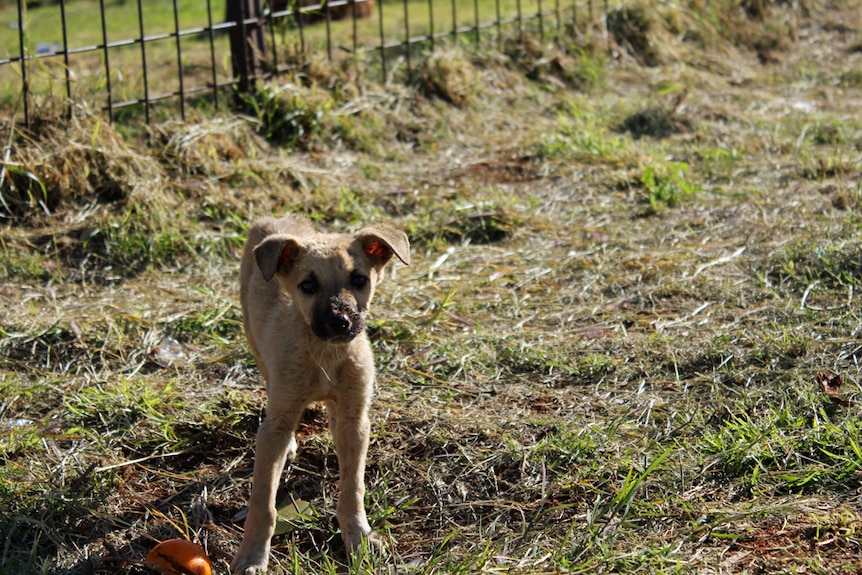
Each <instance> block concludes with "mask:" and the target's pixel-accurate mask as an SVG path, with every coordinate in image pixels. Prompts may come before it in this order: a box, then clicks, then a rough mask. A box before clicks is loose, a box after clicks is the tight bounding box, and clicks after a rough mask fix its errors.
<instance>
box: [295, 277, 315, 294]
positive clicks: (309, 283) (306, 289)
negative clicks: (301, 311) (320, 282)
mask: <svg viewBox="0 0 862 575" xmlns="http://www.w3.org/2000/svg"><path fill="white" fill-rule="evenodd" d="M299 289H300V291H301V292H302V293H304V294H305V295H314V294H315V293H317V281H316V280H315V279H314V278H309V279H307V280H305V281H304V282H302V283H301V284H299Z"/></svg>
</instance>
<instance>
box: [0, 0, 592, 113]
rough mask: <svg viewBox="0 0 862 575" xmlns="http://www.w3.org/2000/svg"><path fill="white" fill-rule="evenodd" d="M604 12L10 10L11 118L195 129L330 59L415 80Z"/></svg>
mask: <svg viewBox="0 0 862 575" xmlns="http://www.w3.org/2000/svg"><path fill="white" fill-rule="evenodd" d="M600 2H601V0H595V3H596V6H594V5H593V4H594V2H593V1H592V0H588V1H587V2H571V3H566V4H563V3H562V2H561V0H468V1H463V0H378V1H377V2H375V1H374V0H328V1H323V2H314V0H267V1H262V0H194V1H189V0H162V1H154V0H12V1H10V0H0V23H2V26H0V114H2V115H6V116H7V117H8V118H10V119H11V120H12V121H18V122H20V121H23V122H25V123H27V124H29V123H30V122H31V121H32V120H33V118H34V117H35V116H44V115H49V116H52V117H56V115H58V114H64V115H66V116H71V115H72V114H74V113H76V111H77V110H79V109H88V110H94V109H95V110H103V111H105V112H106V113H107V115H108V117H109V118H110V119H111V121H114V120H116V119H118V118H129V119H130V120H132V121H134V120H136V119H137V118H139V117H141V119H142V121H144V122H147V123H150V122H151V121H152V120H153V118H154V115H153V110H154V109H156V108H157V109H159V110H160V113H161V114H162V115H165V114H168V115H171V114H174V115H175V114H177V113H178V114H179V115H180V116H181V117H182V118H184V119H185V117H186V108H187V106H188V104H189V101H190V100H193V101H194V102H195V103H196V104H198V103H202V105H204V106H209V107H211V108H212V109H214V110H217V109H219V107H220V106H223V102H224V100H225V95H226V94H230V93H237V92H239V93H241V92H244V91H247V90H250V89H251V88H252V87H253V85H254V83H255V82H256V81H257V80H260V79H267V78H272V77H273V76H277V75H280V74H284V73H286V72H289V71H290V70H293V69H296V68H297V67H298V66H301V65H302V64H303V63H304V62H305V61H307V59H308V58H311V57H319V56H320V55H324V56H325V57H326V58H328V59H330V60H332V59H333V58H337V57H345V56H346V57H352V58H356V59H363V60H364V61H365V62H366V63H370V64H371V68H372V69H373V70H375V71H377V72H378V73H379V74H380V77H381V79H382V80H383V81H387V80H388V79H390V78H391V76H392V74H393V71H394V70H395V69H396V68H397V69H398V70H400V71H401V73H406V75H407V76H408V79H409V76H410V75H412V73H413V69H414V66H415V58H416V57H417V56H418V54H420V53H424V52H428V51H431V52H433V51H434V50H436V49H439V48H440V47H441V46H442V44H443V42H450V43H457V44H459V45H462V46H471V45H472V46H477V47H480V46H483V45H487V46H490V47H492V48H493V46H494V43H497V42H500V41H501V40H502V38H503V37H504V36H506V35H509V36H511V37H513V38H516V39H518V40H519V41H521V42H523V41H524V37H525V32H526V31H527V30H528V29H529V30H530V31H531V32H532V33H533V34H538V35H539V36H540V37H542V38H553V37H556V36H557V35H559V33H560V31H561V29H562V27H563V26H565V25H566V24H567V23H568V22H573V21H577V19H578V18H589V19H591V20H592V21H601V20H602V18H604V15H605V14H607V10H608V7H607V3H606V1H605V2H603V3H601V4H600ZM166 104H169V105H166ZM157 105H158V106H157ZM58 108H62V109H58Z"/></svg>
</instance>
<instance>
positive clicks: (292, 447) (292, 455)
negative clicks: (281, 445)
mask: <svg viewBox="0 0 862 575" xmlns="http://www.w3.org/2000/svg"><path fill="white" fill-rule="evenodd" d="M296 451H297V446H296V436H295V435H291V436H290V441H289V442H288V444H287V460H288V461H293V460H294V459H296Z"/></svg>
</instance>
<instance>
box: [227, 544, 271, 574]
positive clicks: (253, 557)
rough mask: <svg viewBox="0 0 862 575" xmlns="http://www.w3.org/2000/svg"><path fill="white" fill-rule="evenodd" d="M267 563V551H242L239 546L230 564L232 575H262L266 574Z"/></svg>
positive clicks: (265, 549)
mask: <svg viewBox="0 0 862 575" xmlns="http://www.w3.org/2000/svg"><path fill="white" fill-rule="evenodd" d="M267 563H269V549H268V548H264V549H243V547H242V545H240V549H239V551H237V553H236V555H235V556H234V558H233V561H231V562H230V572H231V574H232V575H263V574H264V573H266V565H267Z"/></svg>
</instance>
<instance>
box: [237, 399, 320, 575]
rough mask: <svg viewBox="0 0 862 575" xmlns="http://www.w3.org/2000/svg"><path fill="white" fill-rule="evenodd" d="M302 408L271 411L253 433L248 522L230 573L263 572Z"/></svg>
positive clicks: (292, 455) (292, 453)
mask: <svg viewBox="0 0 862 575" xmlns="http://www.w3.org/2000/svg"><path fill="white" fill-rule="evenodd" d="M270 408H271V409H272V405H271V404H270ZM304 408H305V406H294V407H290V408H286V409H279V410H278V411H271V412H270V413H268V414H267V416H266V419H265V420H264V421H263V423H262V424H261V426H260V429H259V430H258V432H257V440H256V442H255V458H254V477H253V479H252V488H251V499H250V500H249V504H248V518H247V519H246V521H245V533H244V534H243V537H242V543H240V546H239V550H238V551H237V553H236V556H234V558H233V561H231V566H230V568H231V573H234V574H242V575H256V574H259V573H263V572H265V571H266V566H267V563H268V562H269V549H270V539H272V534H273V531H274V530H275V512H276V509H275V504H276V501H275V497H276V492H277V491H278V483H279V479H280V478H281V472H282V471H283V470H284V465H285V463H286V461H287V459H288V458H290V459H293V458H294V457H295V456H296V438H295V437H294V432H295V430H296V427H297V426H298V425H299V420H300V418H301V417H302V412H303V410H304Z"/></svg>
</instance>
